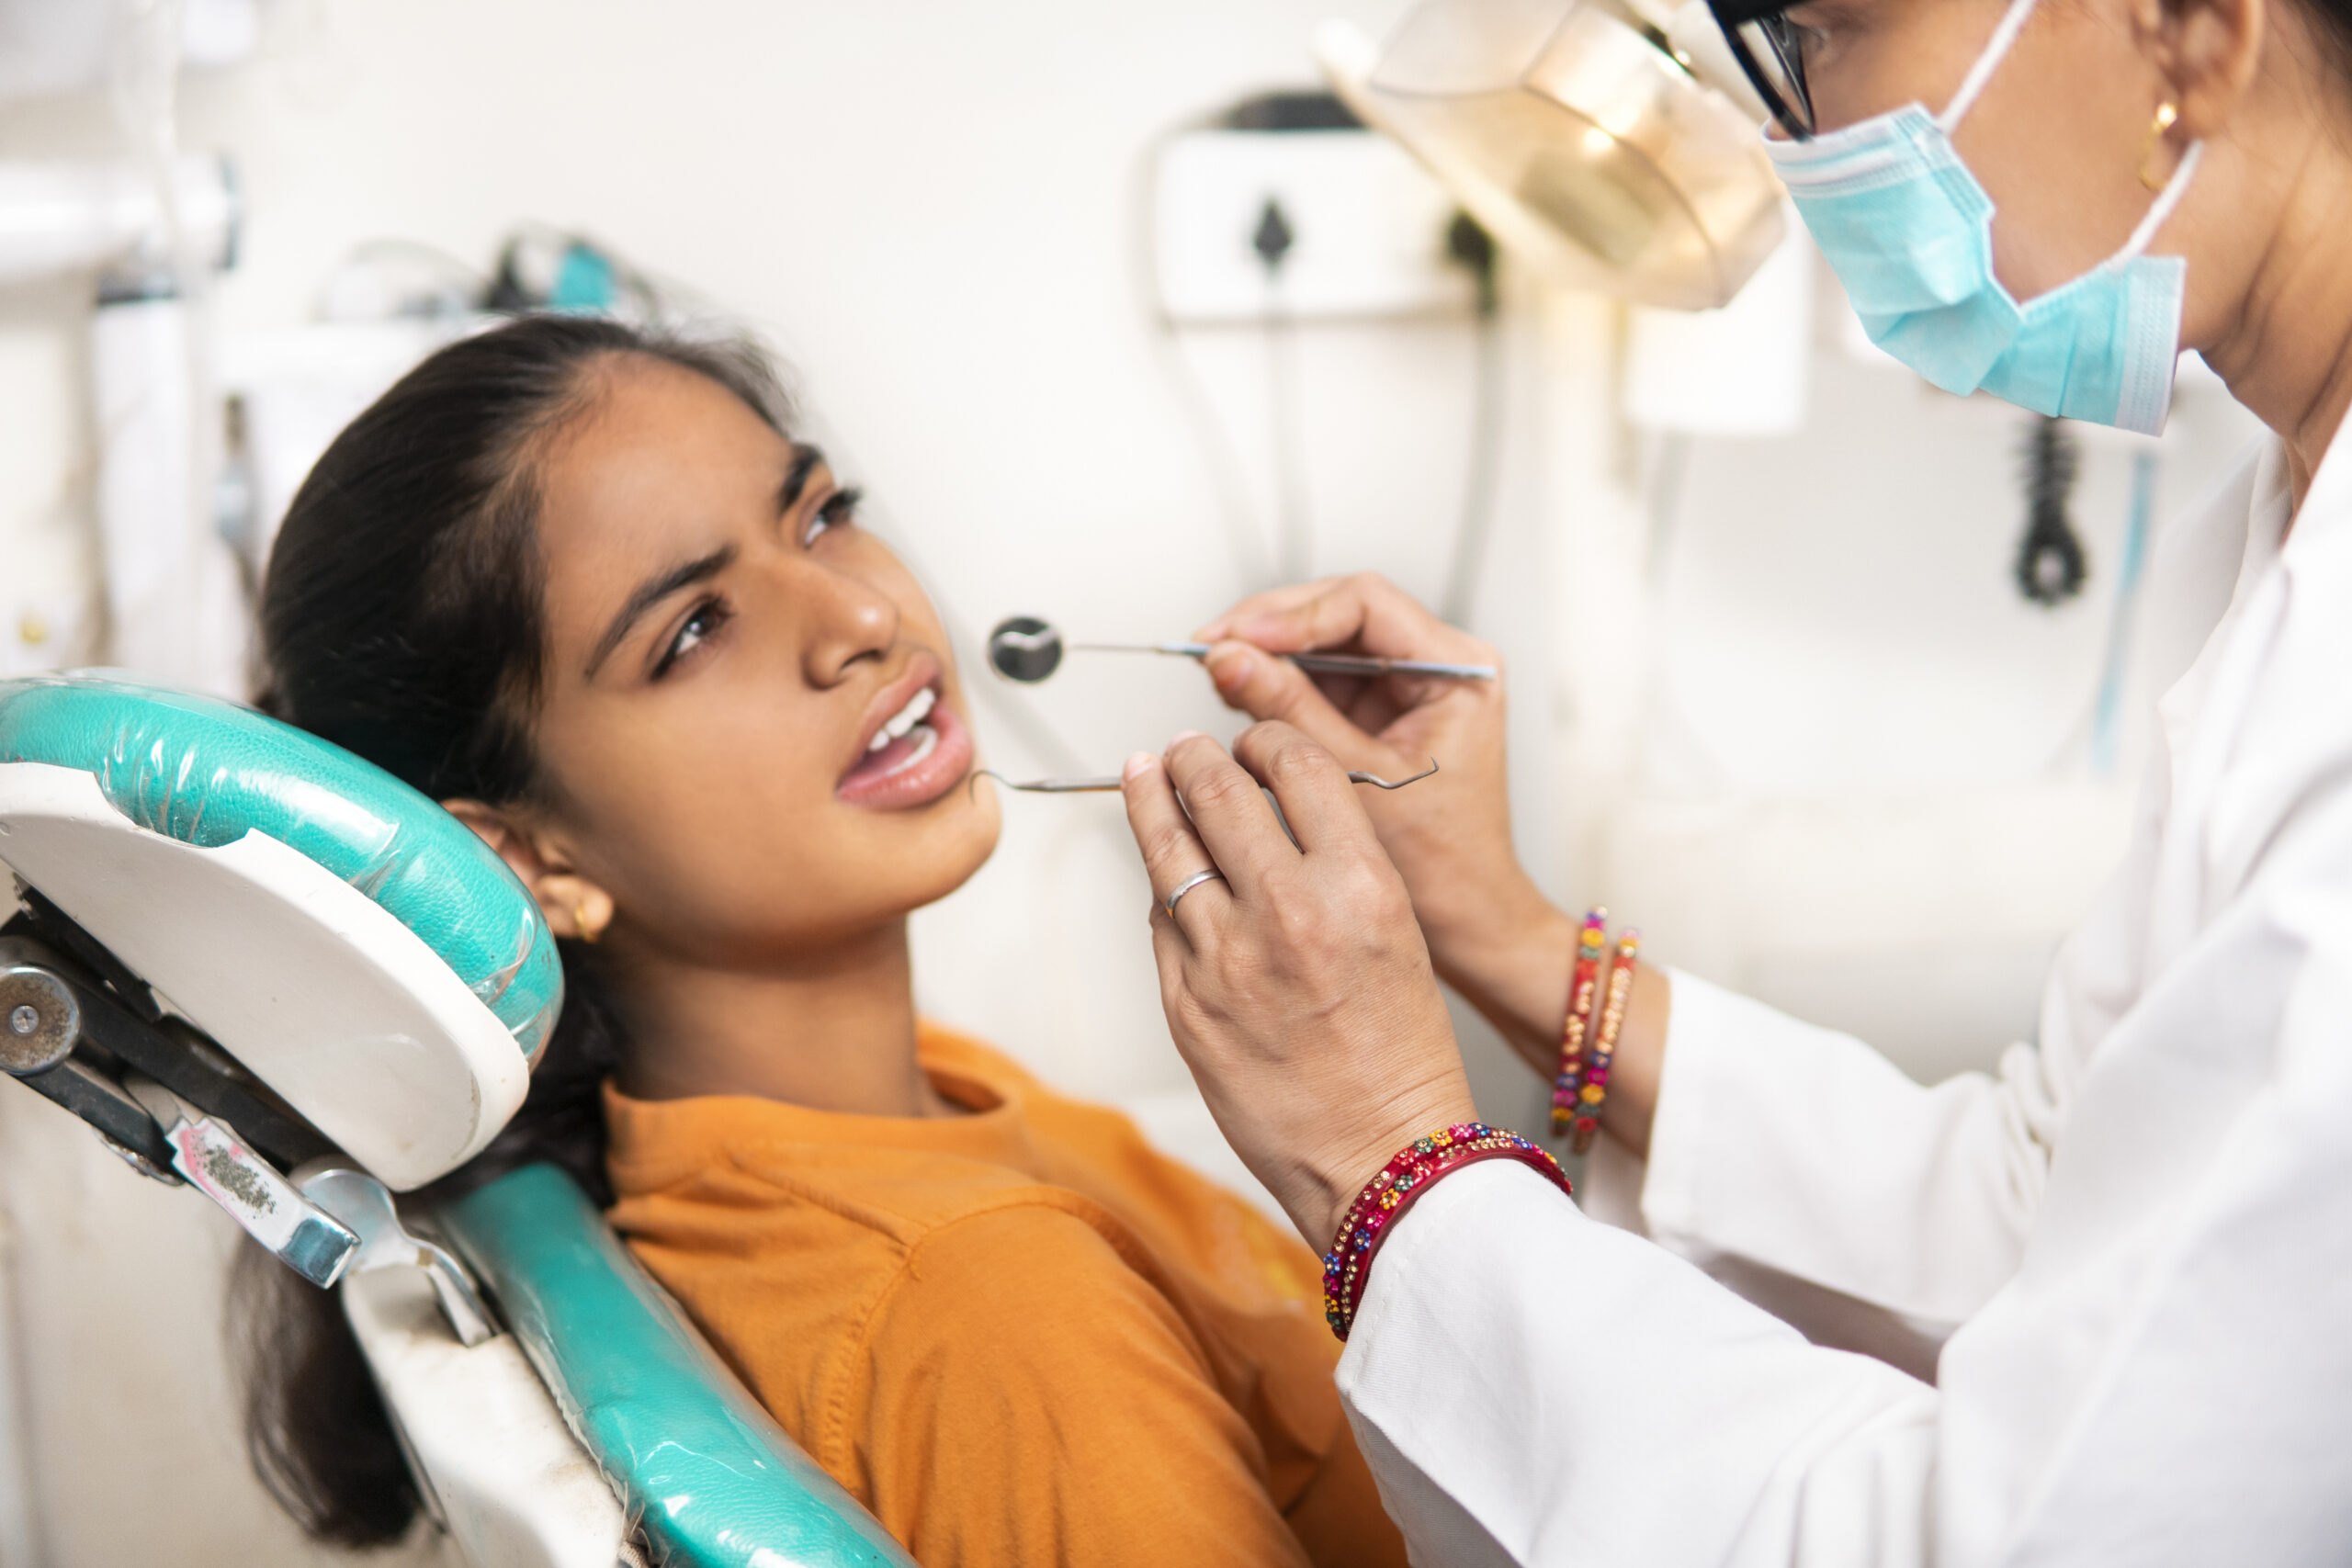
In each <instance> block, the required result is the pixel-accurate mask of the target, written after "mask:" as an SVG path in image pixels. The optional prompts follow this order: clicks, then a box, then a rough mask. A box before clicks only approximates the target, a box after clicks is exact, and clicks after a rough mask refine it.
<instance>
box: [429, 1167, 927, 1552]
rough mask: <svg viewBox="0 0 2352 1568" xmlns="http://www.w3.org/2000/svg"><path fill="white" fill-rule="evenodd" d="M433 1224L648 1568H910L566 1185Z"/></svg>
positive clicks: (496, 1194)
mask: <svg viewBox="0 0 2352 1568" xmlns="http://www.w3.org/2000/svg"><path fill="white" fill-rule="evenodd" d="M439 1218H440V1221H441V1224H442V1227H443V1229H444V1230H445V1231H446V1232H447V1235H448V1236H449V1238H450V1240H452V1241H453V1242H455V1243H456V1244H457V1247H458V1251H459V1252H460V1253H462V1254H464V1256H465V1259H466V1261H467V1262H468V1263H469V1265H471V1266H472V1268H473V1269H474V1272H475V1273H476V1275H477V1276H479V1277H480V1278H481V1280H483V1282H484V1283H486V1284H488V1285H489V1287H490V1288H491V1291H492V1293H493V1294H494V1295H495V1296H496V1297H497V1299H498V1304H499V1308H500V1310H501V1311H502V1312H503V1313H504V1314H505V1317H506V1321H507V1325H508V1326H509V1327H511V1328H512V1329H513V1330H514V1331H515V1337H516V1338H517V1339H518V1340H520V1341H521V1342H522V1346H523V1348H524V1351H525V1352H526V1354H527V1355H528V1356H529V1357H530V1358H531V1361H532V1364H533V1365H534V1366H536V1367H537V1369H538V1372H539V1376H540V1377H541V1378H542V1379H543V1380H545V1381H546V1382H547V1385H548V1388H549V1390H551V1391H552V1392H553V1393H554V1394H555V1399H556V1404H557V1405H558V1407H559V1408H560V1409H561V1410H562V1412H563V1418H564V1420H565V1422H566V1423H567V1424H568V1425H569V1426H570V1427H571V1429H572V1431H573V1432H574V1433H575V1434H576V1435H577V1436H578V1437H579V1438H580V1440H581V1441H582V1443H584V1444H585V1445H586V1446H587V1449H588V1451H589V1452H590V1453H591V1454H592V1455H594V1458H595V1460H596V1462H597V1463H598V1464H600V1465H602V1466H604V1469H605V1475H606V1476H607V1477H608V1478H609V1479H611V1480H612V1481H613V1482H614V1483H615V1484H616V1485H617V1486H618V1487H619V1488H620V1489H621V1492H622V1495H623V1501H624V1502H625V1504H626V1505H627V1506H628V1511H629V1513H630V1514H631V1515H632V1516H633V1517H639V1518H640V1519H641V1521H642V1523H643V1525H644V1527H645V1529H646V1531H647V1533H648V1534H649V1535H650V1536H651V1537H652V1538H653V1543H654V1546H655V1549H656V1556H657V1557H658V1558H659V1559H660V1560H661V1561H662V1562H669V1563H673V1564H676V1565H679V1568H914V1560H913V1559H912V1558H911V1557H909V1556H908V1555H907V1553H906V1550H905V1549H904V1548H903V1547H901V1546H899V1543H898V1542H897V1541H895V1540H892V1539H891V1538H890V1535H889V1532H888V1531H887V1530H885V1529H883V1528H882V1527H881V1526H880V1525H879V1524H877V1523H876V1521H875V1519H874V1517H873V1516H872V1515H871V1514H868V1513H867V1512H866V1511H865V1509H864V1508H862V1507H860V1506H858V1503H857V1500H856V1499H855V1498H854V1497H852V1496H851V1495H849V1494H848V1493H847V1492H845V1491H843V1490H842V1487H841V1485H840V1483H837V1482H835V1481H834V1480H833V1478H832V1477H831V1476H830V1475H828V1474H826V1473H825V1472H824V1471H823V1470H822V1469H820V1468H819V1466H818V1465H817V1463H816V1462H815V1461H812V1460H810V1459H809V1456H808V1455H806V1454H804V1453H802V1452H801V1451H800V1450H799V1449H798V1448H797V1446H795V1444H794V1443H793V1441H792V1439H791V1438H789V1437H787V1436H786V1435H785V1433H784V1431H783V1429H782V1428H781V1427H777V1426H776V1424H775V1420H774V1419H773V1418H772V1417H771V1416H769V1415H768V1414H767V1412H766V1411H765V1410H763V1409H762V1408H761V1407H760V1405H759V1404H758V1403H757V1402H756V1401H754V1400H753V1399H752V1396H751V1394H750V1393H747V1392H745V1390H744V1388H743V1386H742V1384H741V1383H740V1382H737V1381H736V1380H735V1377H734V1375H733V1374H732V1373H731V1372H729V1371H728V1370H727V1368H726V1366H725V1365H724V1364H723V1363H721V1362H720V1361H719V1359H718V1357H717V1356H716V1355H714V1354H713V1353H712V1352H711V1350H710V1348H709V1347H708V1346H707V1345H706V1344H704V1343H703V1340H702V1337H701V1336H699V1335H697V1334H696V1333H695V1331H694V1330H693V1328H692V1327H690V1326H689V1325H687V1324H686V1322H685V1319H684V1315H683V1314H681V1313H680V1312H679V1309H678V1307H677V1304H676V1303H673V1301H671V1300H670V1298H669V1296H668V1295H667V1294H666V1293H665V1292H663V1291H662V1288H661V1287H660V1286H659V1285H657V1284H655V1283H654V1282H653V1280H651V1279H650V1277H649V1276H648V1275H647V1274H646V1272H645V1270H644V1269H641V1268H639V1266H638V1264H637V1261H636V1259H634V1258H631V1257H629V1255H628V1253H627V1252H626V1251H624V1250H623V1249H622V1247H621V1244H620V1241H619V1239H618V1238H617V1237H616V1236H615V1235H613V1233H612V1230H611V1228H610V1227H609V1226H607V1225H606V1224H605V1222H604V1219H603V1217H602V1216H600V1215H599V1214H598V1213H596V1211H595V1210H594V1208H593V1207H591V1206H590V1204H589V1202H588V1200H587V1198H586V1197H585V1196H583V1195H582V1192H581V1190H580V1189H579V1187H578V1186H576V1185H575V1184H574V1183H573V1182H572V1180H571V1178H570V1177H568V1176H566V1175H564V1174H563V1172H561V1171H560V1170H558V1169H557V1168H555V1167H553V1166H548V1165H532V1166H526V1167H524V1168H522V1169H520V1170H517V1171H515V1172H514V1173H512V1174H511V1175H507V1176H503V1177H501V1178H500V1179H498V1180H496V1181H493V1182H492V1183H490V1184H489V1185H488V1186H485V1187H482V1188H481V1189H479V1190H475V1191H473V1192H471V1193H469V1194H468V1195H467V1196H466V1197H464V1198H461V1199H459V1200H458V1201H457V1202H455V1203H452V1204H449V1205H448V1206H447V1207H446V1208H444V1209H442V1210H441V1211H440V1215H439Z"/></svg>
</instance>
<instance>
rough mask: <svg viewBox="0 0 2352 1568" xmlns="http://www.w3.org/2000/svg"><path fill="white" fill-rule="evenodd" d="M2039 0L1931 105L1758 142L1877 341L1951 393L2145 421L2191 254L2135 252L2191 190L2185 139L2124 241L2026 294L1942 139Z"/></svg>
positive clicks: (2168, 399)
mask: <svg viewBox="0 0 2352 1568" xmlns="http://www.w3.org/2000/svg"><path fill="white" fill-rule="evenodd" d="M2034 4H2035V0H2013V4H2012V5H2011V6H2009V9H2008V12H2007V15H2006V16H2004V17H2002V18H2001V25H2000V26H1999V27H1998V28H1996V29H1995V30H1994V33H1993V39H1992V41H1991V42H1990V43H1988V44H1987V45H1986V46H1985V52H1984V54H1983V55H1982V56H1980V57H1979V58H1978V60H1977V62H1976V64H1975V66H1974V67H1973V69H1971V70H1970V72H1969V73H1968V77H1967V79H1966V80H1965V81H1963V82H1962V84H1961V86H1960V91H1959V92H1958V93H1957V94H1955V95H1954V96H1953V97H1952V101H1951V104H1950V105H1949V106H1947V107H1945V109H1944V112H1943V113H1942V114H1940V115H1930V114H1929V113H1928V111H1927V109H1926V108H1925V107H1923V106H1921V105H1918V104H1911V105H1907V106H1906V107H1903V108H1899V109H1896V110H1895V111H1894V113H1892V114H1883V115H1878V116H1875V117H1873V118H1870V119H1866V120H1861V121H1860V122H1858V123H1856V124H1853V125H1849V126H1847V127H1845V128H1843V129H1842V130H1832V131H1826V132H1824V133H1823V134H1821V135H1818V136H1815V137H1814V138H1813V139H1812V140H1810V141H1781V140H1779V139H1777V138H1768V139H1767V140H1766V141H1765V149H1766V151H1767V152H1770V154H1771V158H1772V163H1773V164H1774V166H1775V167H1777V168H1778V169H1779V171H1780V175H1781V183H1782V184H1783V185H1785V186H1788V190H1789V196H1790V197H1791V199H1792V200H1793V201H1794V202H1795V203H1796V208H1797V212H1798V215H1799V216H1801V217H1802V218H1804V224H1805V227H1806V228H1807V229H1809V230H1811V231H1812V232H1813V237H1814V240H1815V243H1818V244H1819V245H1820V246H1821V251H1822V254H1824V255H1826V256H1827V257H1828V258H1829V265H1830V266H1831V267H1832V268H1833V269H1835V270H1836V272H1837V274H1838V280H1839V281H1840V282H1842V283H1844V284H1845V286H1846V294H1847V298H1848V299H1850V300H1852V301H1853V306H1854V310H1855V311H1856V312H1857V313H1858V314H1860V317H1861V319H1862V326H1863V327H1864V329H1865V330H1867V331H1868V332H1869V333H1870V335H1871V342H1872V343H1874V344H1878V345H1879V346H1880V347H1881V348H1883V349H1884V350H1886V352H1887V353H1889V354H1891V355H1894V357H1895V358H1897V359H1899V360H1901V361H1902V362H1903V363H1904V364H1905V365H1908V366H1909V367H1911V368H1912V369H1914V370H1917V372H1918V373H1919V374H1920V375H1922V376H1924V377H1926V378H1928V380H1930V381H1932V382H1934V383H1935V384H1936V385H1937V386H1939V387H1940V388H1942V389H1944V390H1945V391H1947V392H1957V393H1962V394H1966V393H1969V392H1973V391H1975V390H1977V389H1980V388H1981V389H1984V390H1985V391H1988V392H1990V393H1992V394H1993V395H1994V396H1995V397H1997V398H2002V399H2005V400H2007V401H2009V402H2013V403H2017V404H2019V405H2021V406H2023V407H2025V408H2030V409H2031V410H2033V411H2034V412H2037V413H2046V414H2063V415H2064V416H2065V417H2066V418H2068V419H2079V420H2086V421H2089V422H2091V423H2096V424H2113V425H2120V426H2121V427H2122V428H2124V429H2126V430H2136V431H2140V432H2143V433H2144V434H2151V435H2153V434H2155V433H2156V432H2157V431H2159V430H2161V429H2163V428H2164V423H2165V411H2166V410H2167V409H2168V408H2169V407H2170V406H2171V403H2172V378H2173V367H2174V364H2175V362H2176V361H2177V359H2178V358H2179V356H2180V311H2181V297H2182V286H2183V283H2184V281H2185V279H2186V276H2187V274H2188V264H2187V263H2186V262H2184V261H2183V260H2181V259H2180V258H2179V257H2178V256H2151V255H2145V254H2142V253H2143V252H2144V251H2145V250H2146V249H2147V246H2148V242H2149V241H2150V240H2152V239H2154V237H2155V232H2156V231H2157V229H2158V228H2160V227H2161V226H2162V225H2163V223H2164V221H2165V219H2166V218H2168V217H2170V216H2171V215H2172V210H2173V209H2174V207H2175V206H2177V204H2178V203H2179V201H2180V198H2181V196H2182V195H2183V194H2184V193H2185V192H2186V191H2187V190H2188V181H2189V176H2190V175H2193V174H2194V173H2195V172H2196V168H2197V161H2198V157H2199V154H2200V153H2202V152H2203V151H2204V144H2203V143H2202V142H2197V143H2192V144H2191V145H2190V147H2189V149H2188V152H2187V153H2186V154H2185V155H2184V156H2183V157H2182V159H2181V161H2180V166H2179V167H2178V168H2177V169H2176V170H2175V171H2174V172H2173V176H2172V179H2171V181H2170V182H2169V183H2168V184H2166V185H2165V188H2164V191H2163V194H2161V195H2159V196H2158V197H2156V200H2155V203H2154V206H2152V207H2151V208H2149V209H2148V215H2147V217H2146V218H2145V219H2143V220H2141V223H2140V227H2139V228H2138V229H2137V230H2136V231H2133V233H2132V235H2131V239H2129V240H2127V241H2126V242H2124V245H2123V248H2122V249H2121V250H2120V251H2118V252H2117V253H2116V254H2114V255H2113V256H2111V257H2109V259H2108V260H2107V261H2105V262H2102V263H2101V264H2099V265H2098V266H2096V267H2093V268H2092V269H2091V270H2090V271H2088V272H2086V273H2085V274H2083V275H2082V276H2080V277H2077V278H2075V280H2074V281H2072V282H2070V283H2066V284H2064V285H2062V286H2060V287H2059V288H2053V289H2052V290H2051V291H2050V292H2049V293H2047V294H2043V295H2041V296H2039V297H2037V298H2036V299H2033V300H2031V301H2030V302H2029V303H2027V304H2024V305H2020V304H2018V302H2017V300H2016V299H2014V298H2012V297H2011V295H2010V293H2009V291H2008V290H2007V289H2006V288H2002V287H2001V282H2000V279H1999V278H1997V277H1996V276H1994V275H1993V201H1992V198H1991V197H1988V196H1986V195H1985V187H1984V186H1981V185H1979V184H1977V183H1976V176H1975V175H1972V174H1970V173H1969V172H1968V168H1967V166H1966V165H1965V164H1962V162H1961V161H1960V153H1959V152H1958V151H1957V150H1956V149H1955V148H1954V147H1953V146H1952V141H1951V131H1952V128H1953V127H1955V126H1957V125H1958V124H1959V123H1960V120H1961V117H1962V115H1964V114H1966V113H1967V112H1968V109H1969V107H1970V106H1971V105H1973V103H1974V102H1975V101H1976V97H1977V95H1978V94H1979V93H1981V92H1982V91H1983V90H1984V87H1985V83H1986V82H1987V81H1988V80H1990V79H1991V77H1992V74H1993V70H1994V67H1996V65H1998V64H1999V63H2000V62H2001V59H2002V57H2003V56H2004V55H2006V54H2007V53H2008V51H2009V46H2010V45H2011V44H2012V43H2014V42H2015V41H2016V40H2017V36H2018V31H2019V30H2020V29H2021V28H2024V26H2025V22H2026V18H2027V17H2029V16H2030V15H2031V14H2032V11H2033V7H2034Z"/></svg>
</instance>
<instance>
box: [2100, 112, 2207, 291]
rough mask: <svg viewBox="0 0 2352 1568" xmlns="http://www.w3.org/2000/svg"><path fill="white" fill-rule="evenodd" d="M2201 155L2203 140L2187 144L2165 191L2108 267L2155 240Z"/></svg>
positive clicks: (2185, 189)
mask: <svg viewBox="0 0 2352 1568" xmlns="http://www.w3.org/2000/svg"><path fill="white" fill-rule="evenodd" d="M2204 155H2205V142H2204V139H2203V138H2201V137H2200V138H2199V139H2198V140H2197V141H2192V142H2190V143H2189V144H2188V151H2187V152H2183V153H2182V154H2181V155H2180V166H2179V167H2178V168H2177V169H2175V170H2174V171H2173V172H2172V178H2170V179H2168V180H2166V181H2165V188H2164V190H2163V191H2162V192H2161V193H2160V194H2158V196H2157V197H2156V199H2155V203H2154V206H2152V207H2150V208H2149V209H2148V215H2147V216H2146V217H2145V218H2143V219H2141V220H2140V226H2139V227H2138V228H2137V229H2134V230H2132V231H2131V238H2130V239H2128V240H2126V241H2124V242H2123V248H2122V249H2121V250H2120V251H2118V252H2116V253H2115V255H2114V257H2113V258H2112V260H2110V262H2109V265H2115V264H2116V263H2118V262H2128V261H2130V260H2131V258H2132V257H2134V256H2136V255H2138V254H2140V253H2141V252H2142V251H2144V250H2146V249H2147V248H2148V246H2149V244H2150V243H2151V242H2153V241H2154V239H2155V237H2156V231H2157V230H2159V229H2161V228H2163V227H2164V226H2165V219H2167V218H2170V217H2171V216H2172V209H2174V208H2176V207H2178V206H2179V205H2180V198H2181V197H2184V196H2187V195H2188V179H2189V176H2190V175H2194V174H2195V173H2197V161H2198V160H2199V158H2202V157H2203V156H2204Z"/></svg>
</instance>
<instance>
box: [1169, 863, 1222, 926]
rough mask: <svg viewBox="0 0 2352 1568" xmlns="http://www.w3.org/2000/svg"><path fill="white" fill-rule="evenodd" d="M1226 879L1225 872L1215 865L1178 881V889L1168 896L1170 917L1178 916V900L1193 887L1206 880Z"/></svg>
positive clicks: (1217, 880)
mask: <svg viewBox="0 0 2352 1568" xmlns="http://www.w3.org/2000/svg"><path fill="white" fill-rule="evenodd" d="M1224 880H1225V873H1223V872H1221V871H1219V870H1217V868H1216V867H1215V866H1211V867H1209V868H1208V870H1206V871H1196V872H1194V873H1193V874H1192V875H1190V876H1188V877H1186V878H1185V879H1184V880H1183V881H1182V882H1180V883H1178V884H1177V885H1176V891H1175V892H1173V893H1170V895H1169V896H1168V918H1169V919H1171V920H1172V919H1175V918H1176V903H1177V900H1179V899H1181V898H1182V897H1184V895H1185V894H1187V893H1190V892H1191V891H1192V890H1193V888H1195V887H1198V886H1200V885H1201V884H1202V883H1204V882H1223V881H1224Z"/></svg>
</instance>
